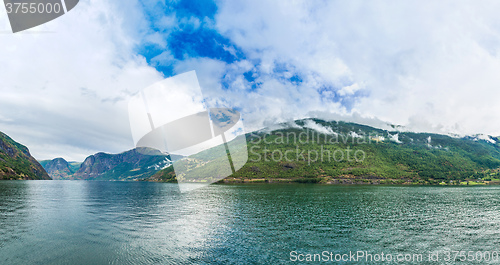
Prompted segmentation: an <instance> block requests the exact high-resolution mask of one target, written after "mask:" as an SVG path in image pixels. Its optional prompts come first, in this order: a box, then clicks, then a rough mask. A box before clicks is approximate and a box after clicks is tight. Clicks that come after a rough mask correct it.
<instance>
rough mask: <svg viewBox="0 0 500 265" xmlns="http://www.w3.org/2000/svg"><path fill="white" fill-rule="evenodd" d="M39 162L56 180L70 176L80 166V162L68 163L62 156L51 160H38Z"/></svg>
mask: <svg viewBox="0 0 500 265" xmlns="http://www.w3.org/2000/svg"><path fill="white" fill-rule="evenodd" d="M40 164H41V165H42V166H43V168H44V169H45V171H47V173H48V174H49V176H50V177H51V178H52V179H54V180H58V179H68V178H70V177H71V176H72V175H73V174H74V173H75V172H76V171H77V170H78V168H80V164H81V163H78V162H70V163H68V161H66V160H64V158H55V159H53V160H44V161H40ZM75 167H76V168H75Z"/></svg>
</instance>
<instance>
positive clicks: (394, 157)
mask: <svg viewBox="0 0 500 265" xmlns="http://www.w3.org/2000/svg"><path fill="white" fill-rule="evenodd" d="M311 122H314V123H315V125H317V126H319V127H321V128H322V129H323V130H324V131H328V133H327V134H320V133H318V132H317V131H315V130H311V129H305V128H304V127H303V126H304V125H307V123H311ZM296 123H297V124H298V125H300V126H301V127H302V128H300V127H298V126H297V128H295V127H294V128H288V129H281V130H276V131H273V132H271V133H265V132H260V133H251V134H248V135H247V141H248V161H247V163H246V165H245V166H244V167H243V168H241V169H240V170H239V171H237V172H236V173H235V174H233V175H231V176H230V177H228V178H226V179H225V180H224V181H223V182H298V183H333V184H337V183H338V184H432V185H438V184H441V185H464V184H463V183H466V184H467V183H468V185H479V184H493V183H495V182H500V170H499V168H500V146H499V145H498V143H495V144H493V143H490V142H487V141H482V140H477V139H471V138H453V137H450V136H446V135H438V134H429V133H411V132H390V131H385V130H381V129H376V128H372V127H369V126H364V125H359V124H354V123H345V122H335V121H333V122H325V121H322V120H312V121H311V120H301V121H297V122H296ZM495 139H497V138H495ZM200 156H205V157H206V154H200ZM194 157H195V158H196V156H194ZM216 166H217V163H215V164H214V166H213V167H216ZM167 170H168V171H169V172H168V174H165V173H166V171H167ZM160 175H161V176H164V177H165V181H170V182H171V181H173V180H172V178H173V175H175V174H174V173H173V170H172V169H170V168H169V169H166V170H164V172H159V173H157V174H156V175H155V176H156V178H155V179H152V180H155V181H164V179H163V178H161V177H159V176H160Z"/></svg>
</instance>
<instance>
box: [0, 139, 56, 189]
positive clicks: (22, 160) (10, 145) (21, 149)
mask: <svg viewBox="0 0 500 265" xmlns="http://www.w3.org/2000/svg"><path fill="white" fill-rule="evenodd" d="M2 179H50V177H49V175H48V174H47V172H45V170H44V169H43V167H42V166H41V165H40V164H39V163H38V162H37V161H36V160H35V158H33V157H32V156H31V154H30V152H29V150H28V148H26V146H24V145H22V144H19V143H17V142H15V141H14V140H12V139H11V138H10V137H9V136H7V135H6V134H4V133H2V132H0V180H2Z"/></svg>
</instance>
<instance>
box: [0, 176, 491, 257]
mask: <svg viewBox="0 0 500 265" xmlns="http://www.w3.org/2000/svg"><path fill="white" fill-rule="evenodd" d="M0 239H1V240H0V264H280V263H290V258H291V256H290V252H291V251H297V253H304V254H307V253H311V254H314V253H321V252H322V251H330V252H334V253H346V252H347V253H348V252H349V251H368V252H370V253H380V252H384V253H394V254H397V253H423V254H424V253H425V255H424V261H423V262H421V263H419V264H446V262H444V261H443V260H441V261H440V262H437V263H429V262H427V253H429V252H431V251H440V252H442V253H444V251H457V250H465V251H500V187H496V186H490V187H397V186H322V185H211V186H208V187H205V188H202V189H199V190H197V191H195V192H191V193H182V194H181V193H179V192H178V189H177V186H176V185H175V184H164V183H145V182H84V181H3V182H0ZM440 258H441V259H442V258H443V256H442V254H441V257H440ZM358 263H362V262H358ZM358 263H356V264H358ZM456 263H459V262H449V264H456ZM469 263H471V262H465V263H460V264H469ZM472 263H473V262H472ZM490 263H492V262H490ZM494 263H498V262H494ZM330 264H333V263H332V262H330ZM346 264H347V263H346ZM351 264H353V263H351ZM400 264H403V263H400ZM404 264H408V262H406V263H404Z"/></svg>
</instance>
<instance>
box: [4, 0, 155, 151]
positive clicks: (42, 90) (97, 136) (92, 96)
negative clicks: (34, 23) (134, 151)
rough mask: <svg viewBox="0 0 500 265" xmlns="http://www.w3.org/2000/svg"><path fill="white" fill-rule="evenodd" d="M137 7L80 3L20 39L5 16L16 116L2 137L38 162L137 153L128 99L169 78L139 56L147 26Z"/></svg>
mask: <svg viewBox="0 0 500 265" xmlns="http://www.w3.org/2000/svg"><path fill="white" fill-rule="evenodd" d="M136 4H137V3H135V2H115V3H111V2H108V1H80V3H79V4H78V5H77V6H76V7H75V8H74V9H73V10H71V11H70V12H69V13H67V14H66V15H64V16H62V17H60V18H58V19H56V20H54V21H51V22H49V23H46V24H44V25H41V26H39V27H37V28H35V29H32V30H29V31H28V32H24V33H23V32H21V33H16V34H9V33H6V32H8V31H9V30H10V28H9V24H8V20H7V18H6V16H5V13H4V12H0V28H1V29H3V30H4V31H5V33H3V34H2V35H1V36H0V38H1V39H2V49H1V50H0V58H2V60H3V62H4V63H3V64H2V65H1V66H0V80H2V84H1V85H0V93H1V95H2V96H1V97H0V115H2V117H7V118H8V119H1V120H0V131H3V132H5V133H7V134H8V135H10V136H12V137H13V138H14V139H15V140H17V141H19V142H20V143H22V144H25V145H27V146H28V147H29V148H30V151H31V153H32V154H33V155H34V156H35V157H36V158H37V159H48V158H54V157H59V156H63V157H64V158H66V159H69V160H79V161H83V159H84V158H85V157H86V156H88V155H90V154H93V153H94V152H98V151H108V152H122V151H124V150H125V149H127V148H132V147H133V142H132V138H131V136H130V127H129V124H128V116H127V109H126V106H127V105H126V100H127V97H128V96H129V95H130V94H131V93H134V92H136V91H138V90H139V89H141V88H143V87H146V86H148V85H150V84H152V83H154V82H156V81H158V80H160V79H161V78H162V77H161V75H160V74H159V73H158V72H157V71H156V70H155V69H154V68H152V67H150V66H148V65H147V63H146V61H145V59H144V58H142V57H140V56H137V55H135V53H134V46H135V45H137V43H138V41H139V39H140V38H141V37H142V36H141V35H140V34H139V33H138V31H136V29H137V28H138V27H140V26H141V25H142V24H143V18H142V17H141V14H140V13H137V14H136V13H134V12H133V10H134V9H136V8H137V6H136ZM37 32H40V33H37ZM47 32H48V33H47Z"/></svg>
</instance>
